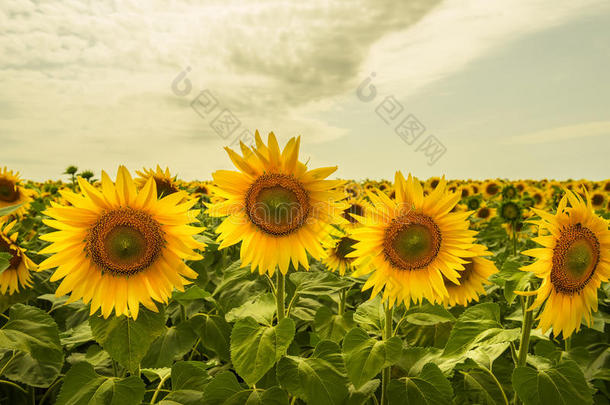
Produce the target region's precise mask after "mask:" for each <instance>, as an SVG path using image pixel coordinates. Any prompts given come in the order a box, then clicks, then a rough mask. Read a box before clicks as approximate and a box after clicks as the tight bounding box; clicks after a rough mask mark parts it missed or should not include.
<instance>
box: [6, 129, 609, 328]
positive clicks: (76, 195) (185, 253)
mask: <svg viewBox="0 0 610 405" xmlns="http://www.w3.org/2000/svg"><path fill="white" fill-rule="evenodd" d="M299 150H300V138H291V139H290V140H289V141H288V143H287V144H286V145H285V146H284V147H283V148H280V146H279V144H278V141H277V139H276V137H275V135H274V134H273V133H271V134H269V136H268V139H267V142H266V143H265V142H264V141H263V139H262V138H261V137H260V135H259V134H258V132H257V133H256V135H255V144H254V145H252V146H247V145H245V144H241V145H240V151H239V153H238V152H236V151H234V150H232V149H230V148H226V152H227V153H228V156H229V158H230V159H231V161H232V162H233V164H234V165H235V167H236V168H237V170H219V171H216V172H214V173H213V175H212V177H213V181H211V182H184V181H179V180H177V178H176V176H172V175H171V173H170V171H169V170H168V169H165V170H163V169H161V168H160V167H159V166H157V168H156V170H151V169H144V170H142V171H138V172H137V174H138V177H137V178H135V179H134V178H132V176H131V174H130V173H129V171H128V170H127V169H126V168H125V167H124V166H120V167H119V168H118V173H117V177H116V180H115V181H112V179H111V178H110V177H109V176H108V174H107V173H106V172H102V174H101V180H99V181H94V180H92V178H91V176H88V177H89V179H88V180H86V179H85V178H83V177H78V178H77V179H75V180H74V181H73V183H72V184H65V183H62V182H52V181H49V182H45V183H34V182H28V183H24V182H23V181H22V180H21V179H20V178H19V176H18V174H14V173H13V172H11V171H8V169H6V168H4V169H3V171H2V172H0V209H2V208H7V207H15V206H18V208H17V209H16V210H13V211H12V212H11V213H10V216H11V217H12V218H13V219H12V220H11V222H8V219H6V218H8V217H4V218H5V219H2V220H0V254H3V255H4V256H0V258H2V257H4V266H3V267H4V269H2V267H0V269H2V272H1V273H0V292H1V293H2V294H5V293H8V294H13V293H14V292H16V291H19V289H20V288H25V287H30V286H31V284H32V278H31V276H30V271H32V270H37V271H43V270H53V273H52V275H51V277H50V281H51V282H59V284H58V286H57V291H56V294H57V295H58V296H61V295H69V301H70V302H71V301H75V300H79V299H82V300H83V301H84V302H85V303H87V304H90V312H91V314H94V313H96V312H98V311H100V312H101V314H102V315H103V316H104V317H109V316H110V315H111V314H112V313H113V312H114V313H115V314H116V315H117V316H120V315H126V316H131V317H133V318H137V316H138V312H139V308H140V304H142V305H143V306H144V307H146V308H148V309H150V310H152V311H156V310H157V307H156V304H155V302H161V303H167V302H168V300H169V298H170V297H171V294H172V291H173V290H174V289H178V290H184V286H185V285H187V284H188V283H190V282H191V281H190V280H192V279H194V278H196V277H197V275H198V274H197V273H196V272H195V271H194V270H193V269H191V268H190V267H189V266H188V265H187V263H186V262H187V261H197V260H201V259H202V254H203V251H204V249H205V244H204V243H203V239H202V238H200V237H199V236H198V234H200V233H201V232H202V231H203V230H204V227H203V226H202V221H201V219H200V218H201V217H200V216H199V215H200V211H201V209H203V211H204V215H205V216H207V217H208V218H209V217H217V218H220V222H218V226H217V227H216V228H215V229H214V232H216V234H217V235H218V238H217V241H218V243H219V249H225V248H228V247H230V246H234V245H239V246H240V258H241V264H242V266H250V268H251V269H252V271H257V272H258V273H259V274H261V275H264V274H268V275H269V276H273V275H274V274H275V273H276V271H279V274H280V275H285V274H286V273H288V272H289V271H298V270H308V269H309V267H310V263H311V261H312V260H313V261H319V262H322V263H323V264H324V265H325V266H326V267H327V268H328V269H329V270H330V271H338V272H339V273H340V274H341V275H344V274H346V273H351V276H352V277H361V278H362V279H363V282H364V286H363V290H368V289H371V296H372V297H374V296H376V295H378V294H381V295H382V298H383V300H384V301H385V302H387V303H388V305H389V306H393V305H397V304H401V303H402V304H404V305H406V306H407V307H408V306H409V305H411V304H413V303H414V304H419V303H422V302H424V300H427V301H429V302H431V303H439V304H443V305H445V306H453V305H464V306H465V305H468V303H469V302H471V301H477V300H478V299H479V296H480V295H483V294H485V292H486V285H489V284H490V282H489V278H490V276H492V275H493V274H495V273H497V272H498V270H497V268H496V265H495V264H494V261H492V260H490V259H489V257H491V256H493V255H492V253H491V252H490V250H489V249H488V247H486V246H485V245H484V244H482V243H481V241H480V233H486V232H487V230H488V229H489V227H490V226H495V225H498V226H499V225H501V226H502V227H504V229H505V231H506V235H509V236H510V235H512V237H513V240H514V241H515V242H516V240H517V238H518V233H519V232H524V231H525V230H524V227H529V228H528V230H527V232H530V233H531V232H534V233H536V235H537V237H536V238H535V239H534V240H535V241H536V242H537V243H539V244H540V245H542V246H543V247H542V248H538V249H530V250H527V251H525V252H523V253H524V254H526V255H530V256H531V257H534V258H535V259H536V261H535V262H534V263H533V264H531V265H529V266H527V267H525V268H524V270H525V271H532V272H533V273H534V274H535V275H536V276H537V277H539V278H540V279H542V283H541V285H540V287H539V288H538V289H537V290H535V291H531V292H524V293H523V294H526V295H527V294H529V295H532V294H535V295H536V296H537V298H536V300H535V301H534V304H533V306H534V307H539V306H542V305H544V310H543V311H542V313H541V315H540V326H541V327H542V329H544V330H547V329H549V328H550V327H553V329H554V331H555V332H556V333H559V332H563V334H564V336H569V335H570V334H571V333H572V332H573V331H575V330H578V329H579V328H580V323H581V320H582V319H583V317H584V319H585V321H586V322H587V323H590V322H591V311H595V310H596V308H597V289H598V288H599V287H600V285H601V283H602V282H605V281H607V280H608V276H609V272H610V257H609V253H608V252H610V232H609V231H608V222H607V220H606V219H604V218H603V217H602V214H603V213H605V211H607V210H608V196H609V193H610V181H605V182H589V181H568V182H555V181H547V180H540V181H533V180H522V181H507V180H487V181H470V180H469V181H456V180H454V181H447V180H445V179H444V178H431V179H428V180H427V181H420V180H418V179H417V178H415V177H413V176H412V175H410V174H409V175H408V176H406V177H405V176H403V174H402V173H401V172H396V175H395V179H394V182H393V183H390V182H387V181H372V180H366V181H364V182H354V181H345V180H330V179H328V177H329V176H330V175H332V174H333V173H334V172H335V171H336V169H337V167H323V168H317V169H310V168H308V167H307V165H306V164H305V163H303V162H302V161H300V160H299ZM37 210H38V211H42V213H43V214H44V215H45V216H46V218H45V219H44V221H43V222H44V224H45V225H46V226H48V227H49V228H52V229H54V231H52V232H49V233H45V234H42V235H39V238H40V239H41V240H43V241H46V242H49V244H48V246H46V247H45V248H44V249H42V250H41V251H40V252H38V254H39V255H44V256H46V259H45V260H43V261H42V262H41V263H40V264H38V265H37V264H35V263H34V262H33V261H32V260H30V259H28V256H27V252H26V251H25V249H23V248H21V247H20V246H19V237H18V235H17V233H16V232H14V230H13V229H14V228H15V225H16V224H18V223H19V221H21V220H23V219H24V218H26V217H27V216H28V215H31V214H32V213H33V212H36V211H37ZM596 211H597V212H596ZM534 228H536V229H534ZM515 246H516V243H515ZM515 253H516V252H515ZM2 263H3V262H2V261H0V264H2ZM557 308H560V309H561V311H562V312H560V311H558V310H557ZM566 309H568V310H567V311H565V310H566Z"/></svg>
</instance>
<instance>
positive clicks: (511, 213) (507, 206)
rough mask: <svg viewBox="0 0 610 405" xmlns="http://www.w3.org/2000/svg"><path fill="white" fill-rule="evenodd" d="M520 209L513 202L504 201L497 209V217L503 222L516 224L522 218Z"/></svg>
mask: <svg viewBox="0 0 610 405" xmlns="http://www.w3.org/2000/svg"><path fill="white" fill-rule="evenodd" d="M521 212H522V211H521V207H520V206H519V204H517V203H516V202H515V201H504V202H503V203H502V204H501V205H500V208H499V209H498V216H499V217H500V218H501V219H502V220H503V221H504V222H518V221H520V220H521V219H522V218H523V216H522V214H521Z"/></svg>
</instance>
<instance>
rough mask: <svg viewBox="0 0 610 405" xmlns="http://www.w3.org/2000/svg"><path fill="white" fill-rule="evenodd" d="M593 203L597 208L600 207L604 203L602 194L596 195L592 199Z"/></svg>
mask: <svg viewBox="0 0 610 405" xmlns="http://www.w3.org/2000/svg"><path fill="white" fill-rule="evenodd" d="M591 203H592V204H593V205H595V206H600V205H602V204H603V203H604V196H603V195H601V194H594V195H593V197H591Z"/></svg>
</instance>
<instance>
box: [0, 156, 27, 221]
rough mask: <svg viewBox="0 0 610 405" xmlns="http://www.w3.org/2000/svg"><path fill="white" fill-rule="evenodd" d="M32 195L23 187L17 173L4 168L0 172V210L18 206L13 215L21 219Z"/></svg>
mask: <svg viewBox="0 0 610 405" xmlns="http://www.w3.org/2000/svg"><path fill="white" fill-rule="evenodd" d="M34 194H35V192H34V191H33V190H29V189H27V188H25V187H23V185H22V184H21V179H20V178H19V173H13V172H12V171H9V170H8V169H7V168H6V167H4V168H2V169H1V170H0V208H4V207H9V206H12V205H20V207H19V208H18V209H17V210H16V211H15V212H14V215H17V216H19V217H21V216H23V215H24V214H25V213H26V212H27V210H28V208H29V205H30V203H31V202H32V196H33V195H34Z"/></svg>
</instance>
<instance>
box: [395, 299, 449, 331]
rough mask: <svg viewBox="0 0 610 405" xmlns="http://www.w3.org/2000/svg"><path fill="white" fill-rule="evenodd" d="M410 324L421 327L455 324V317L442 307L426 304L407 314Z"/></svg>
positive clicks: (414, 308)
mask: <svg viewBox="0 0 610 405" xmlns="http://www.w3.org/2000/svg"><path fill="white" fill-rule="evenodd" d="M405 318H406V320H407V322H408V323H410V324H414V325H420V326H428V325H436V324H438V323H444V322H455V317H454V316H453V315H451V312H449V311H447V310H446V309H445V308H443V307H442V306H441V305H432V304H424V305H421V306H418V307H412V308H411V309H409V310H408V311H407V313H406V314H405Z"/></svg>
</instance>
